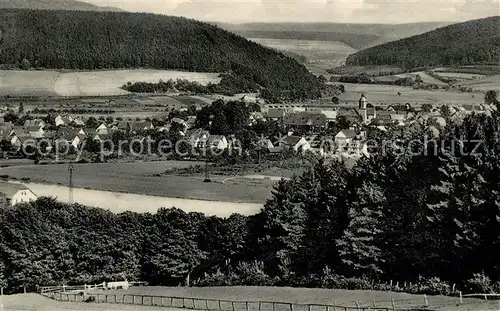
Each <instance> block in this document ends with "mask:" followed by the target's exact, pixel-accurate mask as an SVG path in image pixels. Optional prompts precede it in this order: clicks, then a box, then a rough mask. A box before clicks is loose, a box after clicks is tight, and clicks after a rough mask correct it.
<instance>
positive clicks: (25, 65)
mask: <svg viewBox="0 0 500 311" xmlns="http://www.w3.org/2000/svg"><path fill="white" fill-rule="evenodd" d="M20 67H21V69H22V70H29V69H30V68H31V63H30V61H29V60H27V59H26V58H24V59H23V60H22V61H21V64H20Z"/></svg>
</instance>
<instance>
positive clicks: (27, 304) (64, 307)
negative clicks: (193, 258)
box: [2, 294, 175, 311]
mask: <svg viewBox="0 0 500 311" xmlns="http://www.w3.org/2000/svg"><path fill="white" fill-rule="evenodd" d="M2 310H3V311H73V310H74V311H122V310H130V311H150V310H151V311H165V308H161V307H151V306H144V307H141V306H130V305H110V304H96V303H66V302H57V301H54V300H52V299H49V298H45V297H42V296H40V295H38V294H21V295H10V296H3V308H2ZM170 310H175V309H170Z"/></svg>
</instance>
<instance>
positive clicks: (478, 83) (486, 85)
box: [456, 75, 500, 92]
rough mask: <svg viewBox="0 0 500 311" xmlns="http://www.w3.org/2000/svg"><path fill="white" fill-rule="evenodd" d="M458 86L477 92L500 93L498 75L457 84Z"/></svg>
mask: <svg viewBox="0 0 500 311" xmlns="http://www.w3.org/2000/svg"><path fill="white" fill-rule="evenodd" d="M456 85H458V86H466V87H471V88H472V89H474V90H477V91H484V92H486V91H488V90H497V91H500V75H494V76H489V77H484V78H482V79H475V80H470V81H464V82H460V83H457V84H456Z"/></svg>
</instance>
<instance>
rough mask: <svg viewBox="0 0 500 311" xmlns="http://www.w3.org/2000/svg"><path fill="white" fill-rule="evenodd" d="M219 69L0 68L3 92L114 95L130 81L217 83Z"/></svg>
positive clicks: (46, 94) (0, 89)
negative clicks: (69, 69) (71, 70)
mask: <svg viewBox="0 0 500 311" xmlns="http://www.w3.org/2000/svg"><path fill="white" fill-rule="evenodd" d="M218 76H219V74H218V73H197V72H184V71H175V70H145V69H137V70H106V71H87V72H85V71H81V72H58V71H11V70H1V71H0V96H5V95H9V96H28V95H29V96H115V95H126V94H129V92H127V91H125V90H122V89H121V87H122V86H123V85H124V84H126V83H127V82H132V83H133V82H151V83H153V82H158V81H159V80H169V79H173V80H175V79H188V80H190V81H197V82H199V83H201V84H204V85H206V84H208V83H209V82H213V83H218V82H219V81H220V78H219V77H218Z"/></svg>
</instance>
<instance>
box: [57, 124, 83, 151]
mask: <svg viewBox="0 0 500 311" xmlns="http://www.w3.org/2000/svg"><path fill="white" fill-rule="evenodd" d="M82 133H83V134H82ZM84 139H85V132H84V131H83V129H75V128H72V127H60V128H59V129H58V130H57V134H56V141H57V142H58V143H59V144H63V143H66V144H70V145H72V146H73V147H75V148H78V147H79V146H80V144H81V143H82V142H83V140H84Z"/></svg>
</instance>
